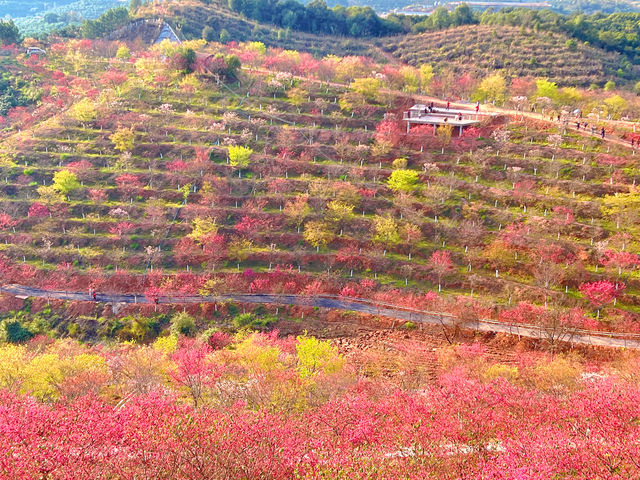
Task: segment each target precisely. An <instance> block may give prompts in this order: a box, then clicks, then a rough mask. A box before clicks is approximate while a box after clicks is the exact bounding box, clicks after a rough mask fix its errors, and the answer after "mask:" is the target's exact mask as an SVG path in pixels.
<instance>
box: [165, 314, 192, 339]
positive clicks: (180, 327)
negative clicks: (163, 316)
mask: <svg viewBox="0 0 640 480" xmlns="http://www.w3.org/2000/svg"><path fill="white" fill-rule="evenodd" d="M195 332H196V321H195V320H194V319H193V317H192V316H191V315H189V314H188V313H187V312H180V313H176V314H175V315H174V316H173V317H171V334H172V335H187V336H192V335H193V334H194V333H195Z"/></svg>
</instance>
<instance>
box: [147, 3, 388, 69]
mask: <svg viewBox="0 0 640 480" xmlns="http://www.w3.org/2000/svg"><path fill="white" fill-rule="evenodd" d="M138 15H139V16H143V17H150V18H154V17H157V16H158V15H160V16H162V17H163V18H164V20H165V21H166V22H168V23H170V24H171V25H172V27H174V29H175V30H176V32H178V34H180V35H182V36H183V37H184V38H186V39H195V38H203V37H206V39H207V40H209V41H220V40H221V39H222V40H225V41H228V40H234V41H238V42H242V41H261V42H263V43H264V44H265V45H267V46H271V47H280V48H287V49H292V50H299V51H306V52H310V53H312V54H314V55H319V56H325V55H329V54H336V55H370V56H373V57H374V58H376V59H378V60H380V59H382V55H381V53H380V51H379V50H378V49H377V48H372V45H371V43H370V42H367V41H362V40H360V39H356V38H351V37H338V36H330V35H314V34H308V33H303V32H298V31H292V30H284V29H281V28H278V27H276V26H273V25H269V24H264V23H259V22H256V21H254V20H249V19H246V18H244V17H242V16H241V15H240V14H238V13H236V12H233V11H232V10H230V9H228V8H225V7H222V6H220V5H217V4H210V5H205V4H204V3H202V2H199V1H194V0H186V1H183V2H180V3H177V2H176V3H170V4H166V5H163V8H162V9H161V10H160V9H158V8H157V7H155V6H154V5H152V4H148V5H145V6H143V7H141V8H140V9H139V11H138ZM207 27H208V29H207V30H205V29H206V28H207Z"/></svg>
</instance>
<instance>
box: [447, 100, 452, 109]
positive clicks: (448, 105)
mask: <svg viewBox="0 0 640 480" xmlns="http://www.w3.org/2000/svg"><path fill="white" fill-rule="evenodd" d="M450 106H451V102H447V110H449V107H450Z"/></svg>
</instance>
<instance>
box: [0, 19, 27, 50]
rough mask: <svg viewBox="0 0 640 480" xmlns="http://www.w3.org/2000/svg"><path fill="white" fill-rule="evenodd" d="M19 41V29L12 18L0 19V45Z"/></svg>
mask: <svg viewBox="0 0 640 480" xmlns="http://www.w3.org/2000/svg"><path fill="white" fill-rule="evenodd" d="M21 41H22V36H21V35H20V30H19V29H18V27H17V25H16V24H15V23H13V20H0V45H12V44H14V43H15V44H19V43H20V42H21Z"/></svg>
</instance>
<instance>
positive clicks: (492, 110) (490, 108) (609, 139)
mask: <svg viewBox="0 0 640 480" xmlns="http://www.w3.org/2000/svg"><path fill="white" fill-rule="evenodd" d="M243 69H245V70H248V71H250V72H252V73H258V74H261V75H273V73H276V72H274V71H270V70H264V69H256V68H249V67H243ZM283 73H286V72H283ZM292 78H294V79H297V80H304V81H310V82H314V83H320V84H322V85H327V86H331V87H336V88H344V89H345V90H348V89H349V85H348V84H345V83H338V82H324V81H322V80H318V79H315V78H309V77H303V76H301V75H293V76H292ZM382 92H384V93H389V94H396V95H404V96H411V97H412V98H415V99H416V100H419V101H421V102H424V103H425V104H426V103H431V102H433V103H434V104H438V105H440V106H445V105H446V103H447V101H446V100H443V99H442V98H438V97H434V96H431V95H421V94H409V93H407V92H401V91H399V90H390V89H382ZM450 107H451V108H453V109H455V108H460V109H464V110H473V108H474V106H473V105H472V104H470V103H461V102H450ZM480 114H481V115H482V114H485V115H486V114H498V115H509V116H513V117H518V116H520V117H521V118H522V117H526V118H529V119H532V120H537V121H542V122H545V123H548V124H549V125H552V126H562V125H561V124H560V125H559V124H558V122H556V121H552V120H549V119H548V118H545V117H544V116H543V115H542V114H540V113H535V112H527V111H523V110H513V109H510V108H504V107H496V106H495V105H487V104H482V105H481V106H480ZM582 120H583V121H584V119H582ZM600 122H601V123H604V124H605V125H624V126H627V127H629V128H632V127H633V125H634V124H635V123H636V122H631V121H622V120H600ZM574 123H575V122H574ZM589 123H591V121H589ZM567 130H570V131H572V132H574V133H577V134H579V135H580V136H582V137H584V138H600V135H599V134H597V135H591V133H589V132H587V131H584V130H579V129H577V128H575V126H573V125H571V122H569V124H568V125H567ZM603 141H604V142H606V143H613V144H616V145H619V146H621V147H624V148H628V149H629V150H634V149H633V148H632V147H631V144H630V143H629V142H628V141H626V140H623V139H621V138H619V137H616V136H612V135H611V134H607V135H605V137H604V139H603Z"/></svg>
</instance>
